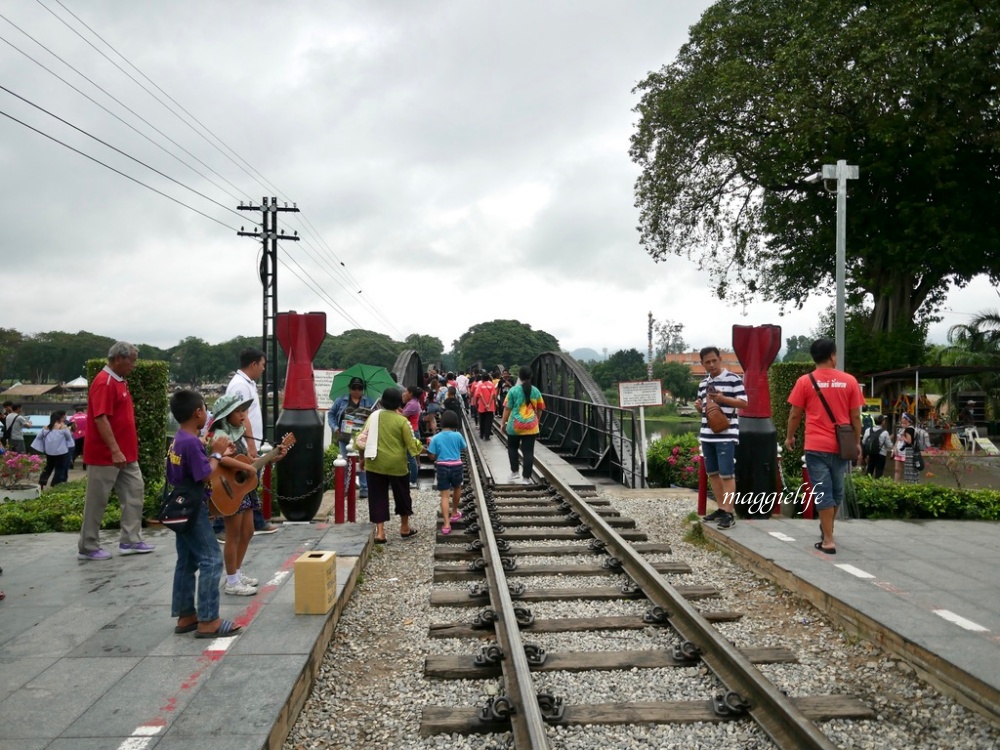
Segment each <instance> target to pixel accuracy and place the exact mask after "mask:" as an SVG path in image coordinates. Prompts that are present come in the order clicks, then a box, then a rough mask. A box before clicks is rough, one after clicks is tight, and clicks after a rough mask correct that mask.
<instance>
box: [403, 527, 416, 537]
mask: <svg viewBox="0 0 1000 750" xmlns="http://www.w3.org/2000/svg"><path fill="white" fill-rule="evenodd" d="M399 535H400V536H401V537H403V539H409V538H410V537H411V536H416V535H417V530H416V529H410V530H409V531H407V532H406V533H405V534H404V533H403V532H402V531H401V532H399Z"/></svg>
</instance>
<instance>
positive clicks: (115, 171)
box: [0, 110, 237, 232]
mask: <svg viewBox="0 0 1000 750" xmlns="http://www.w3.org/2000/svg"><path fill="white" fill-rule="evenodd" d="M0 115H3V116H4V117H6V118H7V119H9V120H13V121H14V122H16V123H18V124H19V125H23V126H24V127H26V128H27V129H28V130H32V131H34V132H36V133H38V134H39V135H40V136H43V137H44V138H48V139H49V140H50V141H54V142H55V143H58V144H59V145H60V146H65V147H66V148H68V149H69V150H70V151H73V152H75V153H77V154H79V155H80V156H82V157H84V158H86V159H90V160H91V161H92V162H95V163H97V164H100V165H101V166H102V167H105V168H106V169H110V170H111V171H112V172H114V173H115V174H119V175H121V176H122V177H124V178H125V179H126V180H131V181H132V182H134V183H135V184H137V185H142V186H143V187H144V188H146V189H147V190H151V191H153V192H154V193H156V194H157V195H162V196H163V197H164V198H166V199H167V200H170V201H173V202H174V203H176V204H177V205H179V206H183V207H184V208H186V209H188V210H190V211H194V212H195V213H196V214H199V215H201V216H204V217H205V218H206V219H208V220H209V221H214V222H215V223H216V224H219V225H221V226H224V227H225V228H226V229H231V230H233V231H234V232H235V231H237V229H236V227H231V226H229V225H228V224H226V223H225V222H223V221H220V220H219V219H216V218H215V217H214V216H209V215H208V214H206V213H205V212H204V211H199V210H198V209H197V208H195V207H194V206H189V205H188V204H187V203H185V202H184V201H181V200H178V199H177V198H174V197H173V196H172V195H168V194H167V193H164V192H163V191H162V190H157V189H156V188H155V187H153V186H152V185H147V184H146V183H145V182H143V181H142V180H139V179H136V178H135V177H132V176H131V175H129V174H126V173H125V172H122V171H121V170H120V169H115V168H114V167H112V166H111V165H110V164H105V163H104V162H103V161H101V160H100V159H98V158H96V157H93V156H91V155H90V154H87V153H84V152H83V151H81V150H80V149H78V148H74V147H73V146H70V145H69V144H68V143H64V142H63V141H60V140H59V139H58V138H56V137H55V136H52V135H49V134H48V133H45V132H43V131H41V130H39V129H38V128H36V127H33V126H32V125H29V124H28V123H26V122H24V121H23V120H19V119H17V118H16V117H14V116H13V115H11V114H8V113H7V112H4V111H3V110H0Z"/></svg>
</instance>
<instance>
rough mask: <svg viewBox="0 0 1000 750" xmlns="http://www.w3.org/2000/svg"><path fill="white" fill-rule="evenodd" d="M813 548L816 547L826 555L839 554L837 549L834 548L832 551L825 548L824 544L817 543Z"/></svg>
mask: <svg viewBox="0 0 1000 750" xmlns="http://www.w3.org/2000/svg"><path fill="white" fill-rule="evenodd" d="M813 547H815V548H816V549H818V550H819V551H820V552H822V553H823V554H825V555H836V554H837V548H836V547H833V548H832V549H831V548H829V547H824V546H823V542H816V544H814V545H813Z"/></svg>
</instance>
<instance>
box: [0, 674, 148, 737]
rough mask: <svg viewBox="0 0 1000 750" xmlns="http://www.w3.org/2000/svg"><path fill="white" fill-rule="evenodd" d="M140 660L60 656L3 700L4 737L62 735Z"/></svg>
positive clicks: (0, 709)
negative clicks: (63, 657)
mask: <svg viewBox="0 0 1000 750" xmlns="http://www.w3.org/2000/svg"><path fill="white" fill-rule="evenodd" d="M138 663H139V659H136V658H124V657H101V658H95V659H59V660H58V661H57V662H56V663H55V664H53V665H52V666H50V667H49V668H48V669H47V670H45V672H43V673H42V674H41V675H39V676H38V677H36V678H35V679H33V680H31V681H29V682H27V683H26V684H25V685H23V686H22V687H21V688H20V689H19V690H17V691H16V692H15V693H13V694H12V695H10V696H8V697H7V698H6V699H5V700H4V701H3V702H2V703H0V716H2V717H3V719H2V721H0V740H4V741H6V740H7V739H14V738H22V739H24V738H31V737H51V738H55V737H58V736H59V735H60V734H62V732H63V730H64V729H65V728H66V727H68V726H69V725H70V724H72V723H73V722H74V721H76V719H77V717H79V716H80V715H81V714H83V713H84V712H85V711H86V710H87V709H88V708H90V706H91V705H93V704H94V702H95V701H97V700H98V699H99V698H100V697H101V696H102V695H103V694H104V693H105V692H106V691H107V690H109V689H110V688H111V686H112V685H114V684H115V683H116V682H117V681H118V680H120V679H121V678H122V677H124V676H125V675H126V674H128V672H129V670H131V669H132V668H133V667H135V665H136V664H138Z"/></svg>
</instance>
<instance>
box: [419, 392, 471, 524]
mask: <svg viewBox="0 0 1000 750" xmlns="http://www.w3.org/2000/svg"><path fill="white" fill-rule="evenodd" d="M457 429H458V415H457V414H456V413H455V412H453V411H451V410H448V411H446V412H445V413H444V414H443V415H442V416H441V432H439V433H438V434H437V435H435V436H434V437H433V438H431V440H430V442H429V443H428V445H427V453H428V454H430V455H431V456H432V457H433V458H434V471H435V473H436V474H437V488H438V490H439V491H440V492H441V533H442V534H450V533H451V522H452V521H458V520H459V519H461V517H462V512H461V511H460V510H459V509H458V503H459V502H460V501H461V499H462V480H463V478H464V477H463V476H462V474H463V471H462V451H464V450H466V449H467V448H468V447H469V446H468V444H467V443H466V442H465V438H464V437H462V434H461V433H459V432H457ZM449 495H450V496H451V509H450V510H449V507H448V505H449V504H448V497H449Z"/></svg>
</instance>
